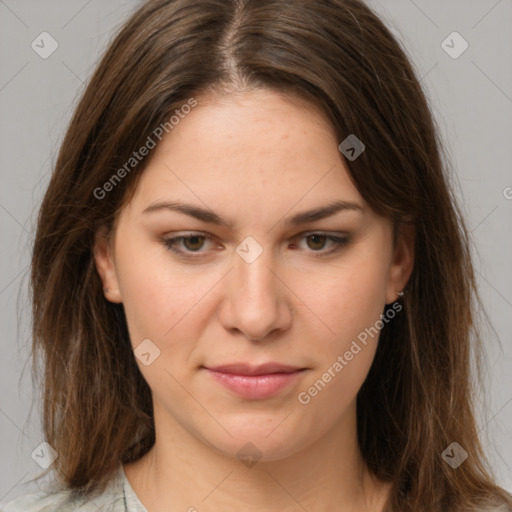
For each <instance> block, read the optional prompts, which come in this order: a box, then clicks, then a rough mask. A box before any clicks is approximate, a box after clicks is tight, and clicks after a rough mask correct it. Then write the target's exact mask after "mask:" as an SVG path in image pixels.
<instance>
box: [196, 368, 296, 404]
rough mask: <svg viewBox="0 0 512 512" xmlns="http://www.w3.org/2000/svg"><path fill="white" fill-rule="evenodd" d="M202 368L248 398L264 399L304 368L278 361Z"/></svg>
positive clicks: (221, 382)
mask: <svg viewBox="0 0 512 512" xmlns="http://www.w3.org/2000/svg"><path fill="white" fill-rule="evenodd" d="M204 369H205V370H206V371H207V372H208V374H209V375H210V376H211V377H212V378H213V379H214V380H215V381H216V382H218V383H219V384H221V385H223V386H224V387H226V388H227V389H229V390H230V391H232V392H233V393H235V394H237V395H238V396H241V397H243V398H247V399H249V400H264V399H266V398H270V397H272V396H275V395H277V394H278V393H279V392H281V391H282V390H284V389H285V388H286V387H288V386H290V385H291V384H292V383H293V382H294V381H296V380H297V379H299V378H300V375H301V374H302V373H303V372H304V371H305V370H306V368H297V367H293V366H288V365H283V364H279V363H265V364H262V365H259V366H251V365H247V364H231V365H224V366H216V367H212V368H206V367H204Z"/></svg>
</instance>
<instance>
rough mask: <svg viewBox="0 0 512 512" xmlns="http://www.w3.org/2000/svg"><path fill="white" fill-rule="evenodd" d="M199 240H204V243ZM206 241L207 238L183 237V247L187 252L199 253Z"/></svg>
mask: <svg viewBox="0 0 512 512" xmlns="http://www.w3.org/2000/svg"><path fill="white" fill-rule="evenodd" d="M198 240H203V243H200V242H198ZM204 240H205V237H204V236H199V235H194V236H188V237H183V245H184V246H185V248H186V249H187V250H190V251H197V250H198V249H201V247H202V246H203V244H204Z"/></svg>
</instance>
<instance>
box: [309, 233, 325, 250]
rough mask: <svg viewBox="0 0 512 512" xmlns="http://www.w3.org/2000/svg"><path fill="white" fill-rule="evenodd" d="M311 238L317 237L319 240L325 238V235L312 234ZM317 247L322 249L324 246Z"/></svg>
mask: <svg viewBox="0 0 512 512" xmlns="http://www.w3.org/2000/svg"><path fill="white" fill-rule="evenodd" d="M310 238H312V239H317V240H318V239H319V238H320V239H325V235H311V236H310ZM313 243H315V242H314V241H313ZM320 245H323V244H320ZM316 248H317V249H321V248H322V247H316Z"/></svg>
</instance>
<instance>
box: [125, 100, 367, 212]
mask: <svg viewBox="0 0 512 512" xmlns="http://www.w3.org/2000/svg"><path fill="white" fill-rule="evenodd" d="M196 100H197V106H195V107H194V108H193V109H192V110H191V111H190V113H188V114H187V115H185V116H183V117H182V118H181V119H180V120H179V123H178V124H177V125H176V126H174V128H173V129H172V131H170V132H169V133H168V134H166V135H164V137H163V138H162V141H161V142H159V143H158V144H157V147H156V148H155V149H154V150H153V151H154V154H153V155H152V159H151V161H150V163H149V165H148V166H147V168H146V169H145V171H144V172H143V175H142V177H141V179H140V182H139V184H138V187H137V188H138V190H137V191H136V194H135V196H136V197H134V199H135V200H136V201H138V202H139V203H140V206H142V205H143V204H145V206H147V203H148V202H149V201H155V200H169V199H171V200H176V199H185V198H186V199H188V200H192V201H194V202H195V203H196V204H197V203H198V201H199V202H203V203H204V204H203V206H204V205H207V206H210V205H212V207H213V205H215V207H216V208H215V209H216V211H219V210H222V209H223V208H225V207H227V206H230V205H232V206H238V208H239V209H240V211H241V210H243V209H244V207H245V209H246V211H247V210H249V211H252V212H253V214H255V215H257V214H258V212H260V211H261V210H263V209H265V208H277V210H276V211H279V210H281V211H282V210H283V209H285V208H288V209H289V208H291V207H292V206H293V205H294V204H296V203H298V202H299V201H301V202H303V201H306V202H305V203H304V202H303V204H302V206H304V207H307V206H311V207H314V206H318V205H319V203H322V204H323V203H325V202H329V201H332V200H336V199H340V200H346V201H359V202H362V198H361V196H360V195H359V193H358V191H357V189H356V188H355V186H354V185H353V184H352V182H351V180H350V178H349V175H348V172H347V169H346V167H345V164H344V161H343V159H342V157H341V154H340V152H339V150H338V144H339V142H338V141H337V137H336V134H335V132H334V129H333V128H332V126H331V125H330V123H329V121H328V119H327V118H326V117H325V116H323V114H322V112H321V111H320V109H319V108H318V107H316V106H315V105H313V104H310V103H309V102H306V101H304V100H302V99H300V98H296V97H294V96H291V97H290V96H287V95H284V94H282V93H276V92H273V91H268V90H258V91H254V92H251V93H244V94H238V95H235V96H234V97H217V96H215V97H209V96H205V97H200V96H199V97H197V98H196ZM306 196H307V197H306ZM187 202H190V201H187ZM303 209H304V208H303Z"/></svg>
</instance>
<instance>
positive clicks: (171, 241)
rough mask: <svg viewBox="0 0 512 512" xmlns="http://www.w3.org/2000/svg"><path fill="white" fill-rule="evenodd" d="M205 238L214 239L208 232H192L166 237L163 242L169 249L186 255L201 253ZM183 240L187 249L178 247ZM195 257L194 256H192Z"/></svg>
mask: <svg viewBox="0 0 512 512" xmlns="http://www.w3.org/2000/svg"><path fill="white" fill-rule="evenodd" d="M204 240H210V241H213V237H212V236H210V235H208V234H206V233H192V234H190V235H187V236H174V237H168V238H164V239H163V240H162V243H163V244H164V246H165V247H167V249H169V250H171V251H172V252H174V253H176V254H179V255H186V253H196V252H198V253H201V252H204V251H201V250H200V249H201V248H202V247H203V246H204ZM179 242H182V243H183V245H182V246H184V247H185V250H183V249H181V248H179V247H177V246H179V245H180V243H179ZM192 257H194V256H192Z"/></svg>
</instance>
